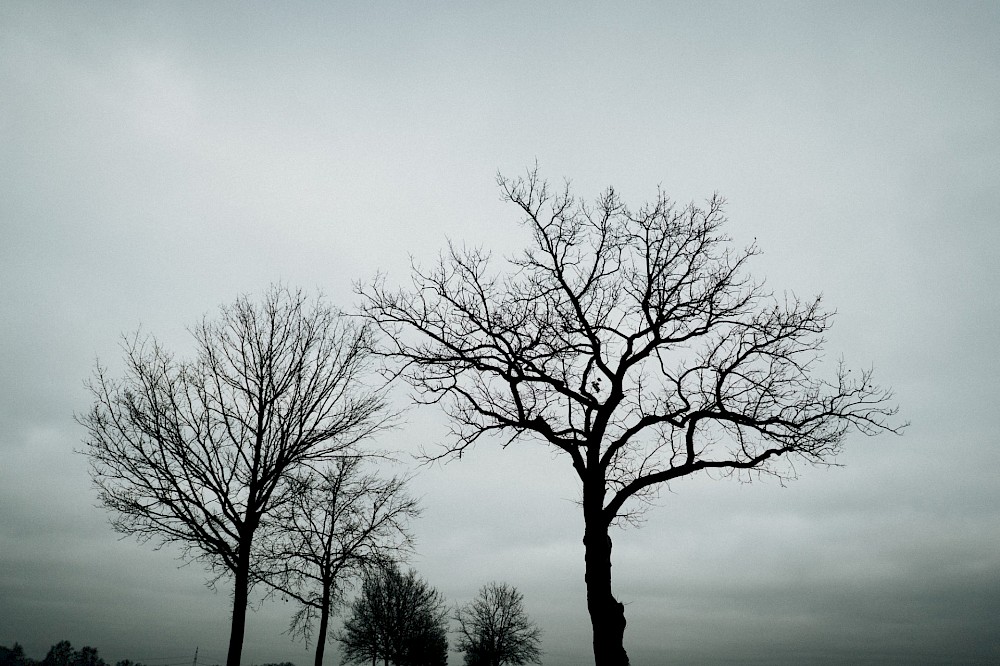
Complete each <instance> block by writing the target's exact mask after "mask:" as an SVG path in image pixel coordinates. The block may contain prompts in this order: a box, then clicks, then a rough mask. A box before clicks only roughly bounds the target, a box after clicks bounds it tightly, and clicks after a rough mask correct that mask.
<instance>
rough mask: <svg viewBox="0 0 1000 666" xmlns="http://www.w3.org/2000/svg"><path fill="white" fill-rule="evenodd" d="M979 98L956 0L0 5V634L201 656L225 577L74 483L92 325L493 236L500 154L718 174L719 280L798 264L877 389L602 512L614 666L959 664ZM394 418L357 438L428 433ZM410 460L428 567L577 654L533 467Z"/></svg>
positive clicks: (976, 269)
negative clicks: (819, 421)
mask: <svg viewBox="0 0 1000 666" xmlns="http://www.w3.org/2000/svg"><path fill="white" fill-rule="evenodd" d="M538 5H540V6H538ZM998 109H1000V5H998V4H997V3H989V2H988V3H981V4H980V3H958V2H948V3H916V2H906V3H898V4H897V3H871V2H862V3H857V4H851V3H846V2H842V3H831V4H820V3H767V4H755V3H750V2H741V3H690V4H674V3H667V2H649V3H643V2H633V3H621V4H619V3H609V2H605V3H593V4H587V3H577V2H563V3H559V2H550V3H510V2H497V3H485V2H483V3H405V2H399V3H390V2H372V3H353V4H352V5H350V6H348V5H347V4H346V3H315V4H306V3H298V4H293V3H256V4H252V5H251V4H247V3H233V4H226V3H217V2H213V3H162V2H161V3H128V4H126V3H95V2H73V3H70V2H65V3H53V2H12V1H11V0H2V1H0V306H2V314H0V350H2V351H0V354H2V357H0V645H7V646H10V645H11V644H13V643H14V642H15V641H19V642H20V643H22V644H23V645H24V647H25V649H26V651H27V652H28V654H29V655H31V656H34V657H36V658H41V657H42V656H44V654H45V652H46V650H47V649H48V648H49V646H50V645H52V644H53V643H55V642H56V641H58V640H62V639H67V640H70V641H72V642H73V644H74V645H75V646H76V647H81V646H83V645H86V644H89V645H93V646H96V647H97V648H99V650H100V652H101V654H102V656H104V657H105V658H106V659H110V660H117V659H122V658H126V657H128V658H131V659H137V660H141V661H144V662H146V663H148V664H151V665H152V666H172V665H173V664H183V663H190V661H191V658H192V657H193V656H194V652H195V648H196V647H197V648H198V649H199V651H200V652H199V662H200V663H224V660H225V651H226V645H227V639H228V624H229V599H228V596H227V594H226V592H225V589H223V591H221V592H220V593H217V594H215V593H213V592H211V591H209V590H207V589H206V588H205V587H204V584H203V583H204V580H205V574H204V572H203V570H202V569H201V568H200V567H199V566H198V565H197V564H195V565H190V566H187V567H183V568H178V567H179V564H180V563H179V562H178V560H177V559H176V552H175V551H171V550H168V549H165V550H161V551H154V550H153V549H152V548H151V546H150V545H149V544H138V543H135V542H134V541H133V540H130V539H126V540H119V539H118V536H117V535H116V534H115V533H113V532H112V530H111V528H110V527H109V526H108V523H107V515H106V513H105V512H104V511H103V509H101V508H99V507H97V506H96V495H95V493H94V492H93V491H92V489H91V487H90V481H89V478H88V475H87V466H86V460H85V459H84V458H83V457H82V456H80V455H78V454H75V453H74V449H77V448H79V447H80V446H81V440H82V437H83V432H82V429H81V427H80V426H78V425H77V424H76V423H75V422H74V421H73V414H74V413H80V412H83V411H86V410H87V408H88V406H89V403H88V394H87V392H86V391H85V389H84V380H85V379H86V378H87V377H88V376H89V375H90V374H91V372H92V369H93V364H94V362H95V359H97V358H100V359H101V360H102V362H104V363H106V364H108V365H109V366H111V368H112V369H114V368H115V367H116V366H117V364H118V363H119V359H120V349H119V347H118V343H119V340H120V335H121V334H122V333H125V332H129V331H133V330H135V329H136V328H137V327H139V326H140V325H141V326H142V327H143V329H144V330H146V331H149V332H152V333H155V334H156V335H157V336H158V337H159V338H161V339H162V340H163V341H164V342H165V343H166V344H167V345H169V346H170V347H171V348H172V349H175V350H176V351H177V352H178V353H182V354H183V353H184V352H185V351H186V350H188V349H189V348H190V341H189V338H188V337H187V334H186V332H185V326H186V325H189V324H191V323H194V322H195V321H197V320H198V319H199V318H200V317H201V316H202V315H203V314H206V313H211V312H212V311H213V310H214V309H215V308H216V307H217V306H218V305H220V304H222V303H226V302H230V301H232V300H233V299H234V298H235V297H236V296H237V295H239V294H241V293H244V292H250V293H256V292H260V291H261V290H262V289H264V288H265V287H266V286H267V285H268V284H269V283H272V282H274V281H278V280H282V281H284V282H286V283H288V284H290V285H293V286H302V287H305V288H307V289H317V288H320V289H322V290H324V291H325V292H326V293H327V295H328V296H329V297H330V298H331V300H333V301H334V302H335V303H337V304H339V305H341V306H342V307H344V308H350V307H351V306H352V305H353V304H354V302H355V297H354V296H353V294H352V290H351V284H352V281H354V280H358V279H364V278H366V277H370V276H372V275H373V274H374V273H375V272H376V271H383V272H385V273H387V274H388V276H389V280H390V281H396V282H398V281H401V280H403V279H405V278H406V276H407V271H408V266H409V255H412V256H413V257H414V260H415V261H417V262H426V261H430V260H432V259H433V258H434V256H435V255H436V253H437V252H438V250H439V249H440V248H442V247H443V246H444V244H445V243H446V240H447V239H448V238H451V239H454V240H457V241H465V242H466V243H468V244H472V245H483V246H485V247H488V248H491V249H494V250H495V251H496V253H497V254H502V253H504V252H506V251H510V250H513V249H515V248H517V247H518V244H519V243H520V242H521V241H522V240H523V236H522V235H521V234H520V231H519V228H518V227H517V225H516V220H517V215H516V211H514V210H512V209H511V208H510V207H505V206H504V205H503V204H502V203H501V202H500V201H499V195H498V192H497V190H496V186H495V183H494V177H495V174H496V173H497V171H501V172H503V173H504V174H508V175H517V174H519V173H521V172H523V170H524V169H525V168H526V167H528V166H530V165H531V164H533V163H534V161H535V160H537V161H538V163H539V166H540V169H541V171H542V173H543V174H544V175H545V176H547V177H549V178H550V179H552V180H555V181H561V180H562V179H564V178H570V179H572V181H573V186H574V188H575V190H576V192H577V193H579V194H581V195H584V196H587V197H594V196H596V195H597V194H598V193H599V192H600V190H601V189H602V188H604V187H606V186H608V185H614V186H615V187H616V188H617V190H618V191H619V192H620V193H621V194H622V196H623V197H624V198H625V199H626V201H630V202H632V203H634V204H639V203H641V202H642V201H644V200H646V199H649V198H652V197H654V196H655V194H656V188H657V186H658V185H661V186H662V187H663V189H664V190H665V191H666V192H668V193H669V194H670V195H671V196H672V197H673V198H675V199H677V200H679V201H681V202H687V201H690V200H696V201H697V200H703V199H704V198H706V197H708V196H710V195H711V194H712V193H713V192H715V191H718V192H719V193H720V194H722V195H723V196H725V197H726V198H727V199H728V201H729V206H728V209H727V210H728V216H729V218H730V226H729V230H730V233H731V234H732V235H733V236H734V238H735V239H736V240H737V241H738V242H739V243H740V244H743V243H746V242H749V241H751V240H752V239H754V238H756V239H757V243H758V244H759V246H760V247H761V248H762V250H763V251H764V255H763V256H761V257H759V258H757V259H756V260H755V261H754V263H753V264H752V266H751V270H752V271H753V273H754V275H756V276H759V277H764V278H766V279H767V281H768V284H769V285H770V286H771V288H772V289H774V290H776V291H777V292H779V293H780V292H781V291H784V290H789V291H794V292H796V293H799V294H802V295H806V296H808V295H813V294H816V293H820V292H822V293H823V294H824V296H825V301H826V303H828V304H829V305H830V306H831V307H833V308H836V310H837V311H838V315H837V319H836V323H835V325H834V329H833V331H832V333H831V335H830V336H829V344H828V358H829V359H830V360H831V361H835V360H836V359H837V358H838V357H841V356H843V357H844V358H845V359H846V360H847V361H848V363H849V364H851V365H853V366H854V367H867V366H870V365H871V366H874V367H875V368H876V372H877V377H878V379H879V380H880V381H881V382H883V383H885V384H889V385H892V386H893V387H894V388H895V389H896V394H897V398H898V401H899V403H900V405H901V408H902V417H903V418H905V419H907V420H909V421H911V422H912V425H911V426H910V427H909V429H908V430H907V431H906V433H905V435H904V436H902V437H894V436H881V437H877V438H874V439H867V438H864V437H861V436H851V437H850V438H849V439H848V441H847V443H846V447H845V450H844V453H843V454H842V455H841V456H840V458H839V459H838V460H837V462H839V463H842V464H843V467H838V468H809V467H804V468H801V469H800V478H799V479H798V480H796V481H794V482H792V483H790V484H788V485H787V487H781V486H780V485H779V484H777V483H776V482H768V481H763V482H760V483H753V484H749V485H741V484H739V483H737V482H735V481H732V480H717V479H712V478H709V477H701V478H695V479H690V480H686V481H683V482H679V483H675V484H674V485H672V486H671V488H670V492H669V493H664V494H663V496H662V497H661V501H660V505H659V506H658V507H657V508H656V509H654V510H653V511H651V512H650V513H649V515H648V521H647V523H646V524H645V525H644V526H643V527H642V528H640V529H629V530H626V531H620V532H618V533H616V534H615V535H614V538H615V551H614V586H615V590H616V593H617V595H618V596H619V598H620V599H622V600H623V601H624V602H625V603H626V614H627V618H628V622H629V624H628V629H627V632H626V647H627V648H628V650H629V654H630V656H631V657H632V662H633V664H636V666H645V665H653V664H661V663H666V662H668V661H669V662H671V663H681V664H717V663H759V664H780V663H786V664H799V663H814V664H842V663H901V664H903V663H905V664H921V663H945V662H947V663H970V664H971V663H995V662H996V661H998V660H1000V638H998V634H997V627H998V626H1000V511H998V507H1000V476H998V475H1000V435H998V429H997V422H996V416H997V413H998V410H997V407H996V404H995V403H996V399H997V397H998V395H1000V379H998V376H1000V353H998V350H997V343H998V342H1000V332H998V331H1000V307H998V296H997V291H998V287H1000V280H998V277H997V275H998V269H997V259H998V256H1000V255H998V251H1000V224H998V222H1000V220H998V212H1000V111H998ZM408 418H409V425H408V426H407V427H406V428H405V429H402V430H400V431H397V432H395V433H393V434H391V435H389V436H387V437H385V438H384V441H383V444H384V445H386V446H391V447H395V448H398V449H401V450H404V451H415V450H416V449H417V447H419V446H421V445H433V444H434V443H435V442H436V441H438V440H439V439H440V438H441V437H442V436H443V435H444V433H445V431H446V423H445V422H444V420H443V419H442V417H441V415H440V414H438V413H437V412H434V411H433V410H430V411H418V412H413V413H411V414H410V415H409V417H408ZM414 492H416V493H417V494H419V495H421V496H422V497H423V505H424V508H425V513H424V516H423V517H422V518H421V519H420V520H419V522H417V523H416V524H415V526H414V530H415V533H416V535H417V538H418V541H419V545H418V549H419V553H418V556H417V557H416V558H415V560H414V566H415V567H416V568H417V569H418V570H419V572H420V573H421V574H422V575H423V576H424V577H425V578H426V579H427V580H428V581H429V582H430V583H431V584H432V585H434V586H436V587H438V588H439V589H440V590H441V591H442V592H443V593H444V594H445V595H446V596H447V597H448V599H449V600H451V601H453V602H456V603H457V602H464V601H467V600H468V599H470V598H471V597H472V596H473V595H474V594H475V592H476V590H477V589H478V588H479V587H480V586H481V585H482V584H484V583H486V582H488V581H490V580H502V581H506V582H509V583H511V584H513V585H515V586H517V587H518V588H519V589H520V590H521V591H522V592H523V593H524V595H525V602H526V606H527V609H528V611H529V613H530V614H531V615H532V617H534V618H535V619H536V620H537V621H538V623H539V624H540V625H541V627H542V628H543V630H544V632H545V634H544V640H543V647H544V649H545V652H546V656H545V663H546V664H549V665H551V666H570V665H573V664H579V663H587V662H588V661H589V660H590V659H591V658H592V657H591V653H590V647H589V645H590V630H589V620H588V617H587V614H586V605H585V596H584V582H583V547H582V543H581V538H582V517H581V515H580V512H579V509H578V508H577V507H576V506H575V505H574V504H573V500H574V499H575V498H576V493H577V491H576V488H575V485H574V483H573V473H572V470H571V468H570V466H569V464H568V461H566V460H562V459H556V458H553V457H552V456H551V455H550V454H548V453H546V452H544V451H541V450H534V449H533V448H531V447H530V446H527V445H526V446H519V447H512V448H511V449H508V450H507V451H504V452H500V451H498V450H497V448H496V447H495V446H492V445H491V444H490V443H488V442H487V443H484V444H482V445H480V446H479V447H478V448H476V449H475V450H474V451H473V452H472V453H471V455H468V456H466V457H465V458H464V459H463V460H462V461H460V462H455V463H451V464H448V465H445V466H442V467H434V468H429V469H423V470H422V471H421V472H420V474H419V476H418V478H417V479H416V481H415V483H414ZM289 613H290V608H289V607H287V606H285V605H284V604H281V603H271V604H268V603H265V604H264V605H263V606H262V607H261V608H260V610H259V611H258V612H257V613H254V614H252V615H251V616H250V618H249V622H248V632H247V640H246V644H245V647H244V661H245V662H246V663H247V664H253V663H261V662H265V661H293V662H295V663H298V664H306V663H310V661H311V653H310V652H308V651H307V650H306V648H305V647H304V646H303V645H302V644H300V643H294V642H292V641H291V640H290V639H289V638H288V637H287V636H285V635H284V634H283V633H282V632H283V631H284V630H285V629H286V627H287V621H288V617H289ZM327 654H328V656H327V662H328V663H330V664H334V663H339V656H338V655H337V654H336V648H335V647H334V648H332V650H331V651H328V653H327ZM452 663H460V659H459V658H457V657H456V656H455V655H453V657H452Z"/></svg>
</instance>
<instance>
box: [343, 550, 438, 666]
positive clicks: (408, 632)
mask: <svg viewBox="0 0 1000 666" xmlns="http://www.w3.org/2000/svg"><path fill="white" fill-rule="evenodd" d="M337 640H338V641H339V642H340V644H341V649H342V652H343V661H344V663H345V664H367V663H369V662H370V663H372V664H376V663H378V661H382V662H383V663H384V664H386V666H388V665H389V664H395V665H396V666H445V665H446V664H447V663H448V609H447V607H446V606H445V602H444V598H443V597H442V596H441V593H440V592H438V591H437V590H435V589H434V588H432V587H430V586H429V585H428V584H427V583H426V582H425V581H423V580H422V579H420V578H419V577H418V576H417V573H416V572H415V571H413V570H410V571H409V572H408V573H406V574H403V573H402V572H400V570H399V568H398V567H396V566H391V567H386V568H383V569H382V570H380V571H378V572H376V573H373V574H369V575H368V576H367V577H366V578H365V580H364V582H363V583H362V586H361V594H360V595H359V596H358V598H357V599H355V600H354V603H353V604H352V605H351V614H350V616H349V617H348V618H347V620H346V622H345V623H344V629H343V631H342V632H341V633H340V634H339V635H338V636H337Z"/></svg>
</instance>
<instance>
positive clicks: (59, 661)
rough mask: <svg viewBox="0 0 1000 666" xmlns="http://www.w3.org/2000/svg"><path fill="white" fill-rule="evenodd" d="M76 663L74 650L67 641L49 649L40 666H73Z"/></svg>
mask: <svg viewBox="0 0 1000 666" xmlns="http://www.w3.org/2000/svg"><path fill="white" fill-rule="evenodd" d="M75 661H76V650H74V649H73V645H72V644H71V643H70V642H69V641H59V642H58V643H56V644H55V645H53V646H52V647H50V648H49V651H48V653H46V655H45V658H44V659H42V666H73V665H74V662H75Z"/></svg>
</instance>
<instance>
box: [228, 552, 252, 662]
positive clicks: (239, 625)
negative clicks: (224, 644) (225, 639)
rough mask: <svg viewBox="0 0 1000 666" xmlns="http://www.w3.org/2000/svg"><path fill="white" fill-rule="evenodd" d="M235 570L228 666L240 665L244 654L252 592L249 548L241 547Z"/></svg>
mask: <svg viewBox="0 0 1000 666" xmlns="http://www.w3.org/2000/svg"><path fill="white" fill-rule="evenodd" d="M236 569H237V570H236V571H234V572H233V624H232V629H231V630H230V633H229V654H228V655H227V656H226V666H240V659H241V658H242V656H243V632H244V631H245V629H246V622H247V599H248V596H249V592H250V589H249V588H250V555H249V548H241V549H240V555H239V563H238V565H237V567H236Z"/></svg>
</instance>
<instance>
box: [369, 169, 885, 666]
mask: <svg viewBox="0 0 1000 666" xmlns="http://www.w3.org/2000/svg"><path fill="white" fill-rule="evenodd" d="M498 183H499V185H500V188H501V191H502V194H503V197H504V198H505V199H506V200H507V201H509V202H511V203H512V204H513V205H514V206H515V207H516V208H517V209H518V210H519V212H520V213H521V214H522V216H523V224H524V226H525V227H527V229H528V231H529V232H530V234H531V242H530V243H529V246H528V248H527V249H526V250H525V251H524V252H523V253H522V254H520V255H519V256H515V257H513V258H511V259H510V260H509V264H508V270H507V271H506V272H497V271H494V270H493V268H492V265H491V263H490V256H489V254H488V253H486V252H483V251H481V250H475V249H474V250H463V249H459V248H456V247H454V246H449V249H448V251H447V252H446V253H444V254H443V255H442V257H441V258H440V260H439V261H438V262H437V264H436V265H434V266H433V267H431V268H430V269H429V270H421V269H419V268H416V267H415V268H414V270H413V288H412V289H403V290H393V289H388V288H386V287H385V285H384V284H383V282H382V281H381V280H376V281H375V282H374V283H373V284H371V285H370V286H368V287H367V288H362V289H361V290H360V291H361V295H362V297H363V298H364V299H365V304H364V309H365V312H366V313H367V315H368V316H369V318H370V320H371V321H373V322H375V323H377V325H378V326H379V327H381V328H382V330H383V331H384V332H385V333H386V335H385V338H384V339H385V340H386V345H387V347H386V348H385V350H384V353H385V354H386V356H387V357H389V358H390V359H395V360H396V361H398V363H399V366H398V367H399V370H398V371H399V373H400V375H401V376H402V377H403V378H404V379H405V380H407V381H408V382H409V383H410V384H411V385H412V386H413V387H414V388H415V389H416V391H417V394H418V396H419V399H420V400H422V401H423V402H425V403H428V404H443V405H444V406H445V408H446V409H447V410H448V413H449V415H450V416H451V418H452V421H453V423H454V430H453V432H454V434H455V437H454V440H453V441H452V442H451V444H450V446H449V447H448V448H447V449H446V450H445V451H444V452H442V453H441V454H440V455H441V456H446V455H453V454H454V455H458V454H461V453H462V452H463V451H464V450H465V449H466V448H467V447H469V446H470V445H472V444H473V443H475V442H476V441H477V440H479V439H480V437H482V436H483V435H486V434H497V435H500V436H502V437H503V440H502V441H503V442H505V445H506V444H507V443H510V442H511V441H513V440H515V439H520V440H532V441H535V442H537V443H540V444H541V445H543V446H547V447H551V448H552V450H554V451H555V452H557V453H558V454H559V455H562V456H565V458H566V460H567V462H568V463H569V464H570V466H571V467H572V469H573V471H574V473H575V474H576V476H577V478H578V480H579V483H580V491H581V493H580V494H581V497H580V504H581V507H582V512H583V520H584V536H583V543H584V561H585V567H586V568H585V571H586V573H585V581H586V589H587V608H588V610H589V612H590V618H591V626H592V630H593V641H594V643H593V647H594V657H595V660H596V662H597V664H598V666H608V665H615V666H621V665H623V664H627V663H628V656H627V654H626V652H625V648H624V632H625V607H624V605H623V604H622V603H621V602H620V601H619V600H618V599H616V598H615V596H614V595H613V594H612V588H611V537H610V532H609V530H610V527H611V526H612V525H613V524H615V523H621V522H625V523H629V522H633V523H634V522H636V521H637V519H638V517H639V515H640V513H641V510H642V509H643V508H644V504H643V503H642V502H643V501H644V500H649V499H650V498H652V497H655V495H656V493H657V491H658V489H659V488H662V487H663V486H664V485H665V484H669V483H670V482H671V481H674V480H676V479H680V478H682V477H687V476H692V475H697V474H705V473H711V472H715V473H719V474H735V475H742V476H750V475H761V474H773V475H776V476H790V475H792V474H793V473H794V468H793V467H791V466H782V465H780V464H779V462H780V461H781V460H782V459H789V458H791V459H798V460H802V461H806V462H810V463H823V462H825V461H828V460H829V459H830V458H831V457H832V456H834V455H835V454H836V453H837V452H838V451H839V449H840V447H841V443H842V442H843V440H844V437H845V435H846V434H847V433H848V431H849V430H851V429H854V430H857V431H859V432H861V433H863V434H867V435H871V434H874V433H877V432H880V431H885V430H892V431H898V430H899V426H894V425H892V424H891V422H890V421H891V419H890V418H889V417H891V416H892V415H893V414H895V407H894V406H893V405H892V404H890V399H891V392H890V391H889V390H887V389H883V388H880V387H879V386H878V385H876V384H875V383H874V382H873V380H872V373H871V372H870V371H862V372H855V373H853V374H852V373H851V372H850V371H849V370H847V369H846V368H844V367H843V366H840V367H838V368H837V369H836V370H835V371H834V372H833V373H830V374H828V375H825V376H824V375H822V374H820V368H819V364H818V361H819V359H820V351H821V349H822V346H823V333H824V332H825V331H826V330H827V329H828V328H829V326H830V324H831V321H832V320H831V314H830V313H829V312H828V311H826V310H824V309H823V307H822V306H821V303H820V299H819V298H815V299H810V300H800V299H797V298H794V297H786V298H785V299H777V298H774V297H773V296H772V295H771V294H769V293H767V292H766V291H765V290H764V289H763V287H762V286H761V284H760V283H756V282H754V281H752V280H750V279H749V278H748V277H746V275H745V269H746V267H747V264H748V262H749V261H750V259H751V258H752V257H753V255H754V254H756V253H757V250H756V248H755V247H752V246H751V247H749V248H747V249H744V250H739V249H732V248H731V247H730V239H729V238H728V237H727V236H726V235H725V233H724V232H723V230H722V227H723V225H724V223H725V217H724V215H723V204H724V202H723V200H722V199H720V198H719V197H713V198H712V199H711V200H710V201H709V202H708V203H707V206H706V207H705V208H699V207H697V206H694V205H690V206H686V207H678V206H675V205H674V204H673V203H672V202H671V201H670V200H669V199H668V198H667V197H666V196H665V195H663V194H662V193H659V195H658V196H657V198H656V199H655V200H653V201H652V202H650V203H647V204H645V205H643V206H641V207H639V208H630V207H628V206H626V205H625V204H624V203H623V202H622V201H621V199H620V198H619V196H618V194H617V193H616V192H615V191H614V190H613V189H608V190H607V191H606V192H605V193H604V194H603V195H602V196H601V197H600V198H598V199H597V201H596V202H595V203H593V204H590V203H588V202H585V201H582V200H580V199H577V198H576V197H574V196H573V195H572V194H571V192H570V190H569V187H568V186H567V187H566V189H565V190H562V191H561V192H553V191H552V190H550V189H549V188H548V186H547V185H546V183H545V182H544V181H542V180H541V179H540V178H539V177H538V175H537V172H534V171H533V172H530V173H529V174H528V176H527V177H526V178H521V179H516V180H508V179H505V178H503V177H498Z"/></svg>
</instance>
